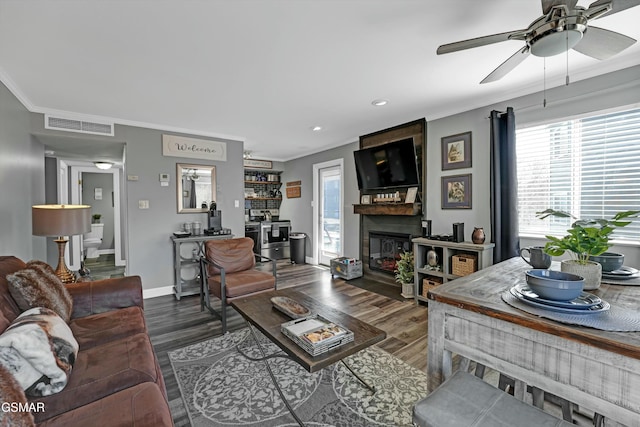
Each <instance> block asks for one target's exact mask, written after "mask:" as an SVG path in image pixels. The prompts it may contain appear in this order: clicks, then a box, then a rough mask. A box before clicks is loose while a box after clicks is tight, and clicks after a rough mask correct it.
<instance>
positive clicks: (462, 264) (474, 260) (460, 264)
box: [451, 254, 478, 276]
mask: <svg viewBox="0 0 640 427" xmlns="http://www.w3.org/2000/svg"><path fill="white" fill-rule="evenodd" d="M477 270H478V257H477V256H475V255H469V254H458V255H454V256H452V257H451V274H454V275H456V276H468V275H469V274H471V273H473V272H475V271H477Z"/></svg>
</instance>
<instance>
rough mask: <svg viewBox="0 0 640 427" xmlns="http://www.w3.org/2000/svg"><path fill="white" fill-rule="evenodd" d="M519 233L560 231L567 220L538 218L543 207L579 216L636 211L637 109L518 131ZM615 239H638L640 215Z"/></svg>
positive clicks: (639, 204)
mask: <svg viewBox="0 0 640 427" xmlns="http://www.w3.org/2000/svg"><path fill="white" fill-rule="evenodd" d="M516 153H517V156H518V159H517V167H518V209H519V221H520V223H519V225H520V233H521V234H522V235H532V236H538V235H546V234H553V235H564V234H565V231H566V230H567V228H568V227H569V225H570V223H571V221H570V220H567V219H559V218H547V219H544V220H540V219H538V218H536V212H539V211H543V210H545V209H547V208H553V209H559V210H563V211H565V212H569V213H571V214H573V215H574V216H576V217H577V218H581V219H589V218H611V217H612V216H613V215H614V214H615V213H616V212H620V211H627V210H640V109H632V110H627V111H620V112H615V113H608V114H602V115H597V116H592V117H584V118H580V119H575V120H565V121H560V122H557V123H550V124H544V125H539V126H532V127H527V128H522V129H519V130H517V131H516ZM613 239H614V240H617V241H623V240H627V241H629V240H631V241H635V242H638V241H640V220H634V222H633V223H632V224H630V225H629V226H627V227H625V228H621V229H618V230H617V231H616V232H615V233H614V235H613Z"/></svg>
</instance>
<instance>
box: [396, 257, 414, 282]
mask: <svg viewBox="0 0 640 427" xmlns="http://www.w3.org/2000/svg"><path fill="white" fill-rule="evenodd" d="M394 273H395V274H396V282H398V283H402V284H410V283H413V252H410V251H409V252H403V253H402V254H400V259H399V260H398V261H397V262H396V269H395V270H394Z"/></svg>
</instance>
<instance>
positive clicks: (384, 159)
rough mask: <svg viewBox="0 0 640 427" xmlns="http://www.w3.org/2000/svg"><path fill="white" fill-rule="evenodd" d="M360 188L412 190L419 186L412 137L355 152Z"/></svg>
mask: <svg viewBox="0 0 640 427" xmlns="http://www.w3.org/2000/svg"><path fill="white" fill-rule="evenodd" d="M353 156H354V158H355V161H356V175H357V176H358V189H360V190H373V189H381V188H389V187H412V186H417V185H419V183H420V175H419V173H418V162H417V161H416V149H415V146H414V144H413V138H407V139H401V140H399V141H393V142H390V143H387V144H383V145H379V146H375V147H370V148H365V149H362V150H357V151H354V152H353Z"/></svg>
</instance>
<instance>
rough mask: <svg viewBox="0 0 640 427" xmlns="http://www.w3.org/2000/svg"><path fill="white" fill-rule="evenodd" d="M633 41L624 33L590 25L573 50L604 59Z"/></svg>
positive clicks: (633, 41)
mask: <svg viewBox="0 0 640 427" xmlns="http://www.w3.org/2000/svg"><path fill="white" fill-rule="evenodd" d="M635 42H636V40H635V39H632V38H631V37H627V36H625V35H624V34H620V33H616V32H615V31H610V30H605V29H604V28H599V27H593V26H591V25H590V26H589V27H587V31H585V33H584V36H583V37H582V40H580V43H578V44H577V45H575V46H574V47H573V50H576V51H578V52H580V53H582V54H584V55H587V56H590V57H592V58H595V59H600V60H604V59H609V58H611V57H612V56H613V55H615V54H617V53H620V52H622V51H623V50H625V49H626V48H628V47H629V46H631V45H632V44H634V43H635Z"/></svg>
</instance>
